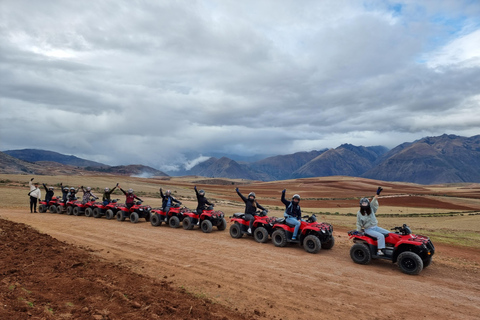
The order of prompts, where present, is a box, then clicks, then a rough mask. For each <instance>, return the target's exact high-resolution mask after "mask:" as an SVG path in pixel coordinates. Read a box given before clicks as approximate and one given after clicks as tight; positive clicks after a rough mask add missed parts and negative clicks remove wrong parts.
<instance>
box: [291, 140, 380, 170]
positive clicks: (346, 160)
mask: <svg viewBox="0 0 480 320" xmlns="http://www.w3.org/2000/svg"><path fill="white" fill-rule="evenodd" d="M387 151H388V149H387V148H385V147H363V146H360V147H357V146H354V145H351V144H343V145H341V146H340V147H338V148H336V149H330V150H327V151H325V152H323V153H322V154H320V155H319V156H317V157H316V158H314V159H312V160H311V161H309V162H308V163H306V164H305V165H303V166H302V167H300V168H299V169H297V170H296V171H295V172H293V173H292V174H291V176H292V177H293V178H309V177H324V176H351V177H358V176H360V175H362V174H363V173H365V172H366V171H367V170H370V169H372V168H373V166H374V165H375V161H376V160H377V159H378V158H379V157H380V156H381V155H382V154H383V153H385V152H387Z"/></svg>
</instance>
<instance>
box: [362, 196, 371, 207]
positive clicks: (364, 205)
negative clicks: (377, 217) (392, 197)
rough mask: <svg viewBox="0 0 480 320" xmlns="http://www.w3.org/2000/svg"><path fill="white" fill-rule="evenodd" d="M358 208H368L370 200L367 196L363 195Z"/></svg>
mask: <svg viewBox="0 0 480 320" xmlns="http://www.w3.org/2000/svg"><path fill="white" fill-rule="evenodd" d="M360 208H370V200H368V198H365V197H363V198H362V199H360Z"/></svg>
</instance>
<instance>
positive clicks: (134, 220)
mask: <svg viewBox="0 0 480 320" xmlns="http://www.w3.org/2000/svg"><path fill="white" fill-rule="evenodd" d="M138 218H139V217H138V213H136V212H132V213H130V222H131V223H137V222H138Z"/></svg>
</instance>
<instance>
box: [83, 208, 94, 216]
mask: <svg viewBox="0 0 480 320" xmlns="http://www.w3.org/2000/svg"><path fill="white" fill-rule="evenodd" d="M91 216H93V210H92V208H87V209H85V217H89V218H90V217H91Z"/></svg>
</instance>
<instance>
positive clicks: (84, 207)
mask: <svg viewBox="0 0 480 320" xmlns="http://www.w3.org/2000/svg"><path fill="white" fill-rule="evenodd" d="M97 199H98V198H91V199H90V200H89V201H87V202H86V203H82V202H81V201H75V202H74V204H73V209H72V210H73V211H72V213H73V215H74V216H79V215H81V214H82V213H83V214H85V217H91V216H92V212H93V210H92V207H93V206H94V205H95V200H97ZM67 210H68V208H67ZM67 214H68V211H67Z"/></svg>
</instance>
